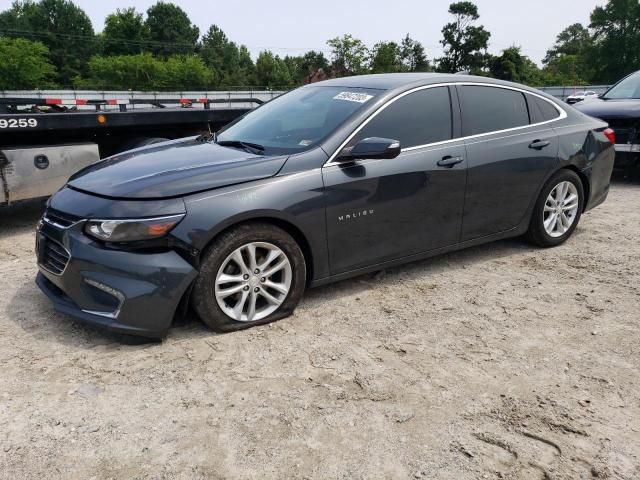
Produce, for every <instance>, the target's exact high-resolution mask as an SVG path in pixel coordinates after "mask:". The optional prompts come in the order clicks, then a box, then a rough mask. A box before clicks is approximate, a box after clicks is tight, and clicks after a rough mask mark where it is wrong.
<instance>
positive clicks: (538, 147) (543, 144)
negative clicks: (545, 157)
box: [529, 140, 551, 150]
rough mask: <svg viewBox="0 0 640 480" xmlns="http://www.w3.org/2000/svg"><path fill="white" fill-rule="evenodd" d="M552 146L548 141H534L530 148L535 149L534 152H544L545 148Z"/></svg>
mask: <svg viewBox="0 0 640 480" xmlns="http://www.w3.org/2000/svg"><path fill="white" fill-rule="evenodd" d="M549 145H551V142H550V141H548V140H534V141H533V142H532V143H531V144H530V145H529V148H533V149H534V150H542V149H543V148H544V147H548V146H549Z"/></svg>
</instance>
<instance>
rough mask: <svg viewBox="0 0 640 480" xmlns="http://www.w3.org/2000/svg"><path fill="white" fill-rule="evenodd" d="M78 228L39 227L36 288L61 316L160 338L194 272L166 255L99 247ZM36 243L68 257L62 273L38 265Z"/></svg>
mask: <svg viewBox="0 0 640 480" xmlns="http://www.w3.org/2000/svg"><path fill="white" fill-rule="evenodd" d="M83 225H84V222H80V223H78V224H75V225H72V226H70V227H68V228H60V227H59V226H57V227H56V226H53V225H50V224H47V223H42V224H41V225H40V227H39V229H38V234H37V235H38V239H39V242H38V243H39V248H38V249H39V250H40V251H39V252H38V267H39V269H40V272H39V273H38V276H37V278H36V283H37V285H38V286H39V287H40V289H41V290H42V291H43V292H44V293H45V295H47V296H48V297H49V298H50V299H51V300H52V302H53V305H54V308H55V309H56V310H57V311H59V312H61V313H64V314H67V315H70V316H72V317H75V318H77V319H79V320H82V321H84V322H87V323H90V324H93V325H96V326H99V327H104V328H107V329H109V330H111V331H114V332H119V333H126V334H130V335H140V336H144V337H150V338H162V337H164V336H165V335H166V333H167V330H168V329H169V327H170V326H171V323H172V321H173V317H174V314H175V312H176V309H177V307H178V305H179V303H180V300H181V299H182V297H183V295H184V293H185V292H186V291H187V289H188V288H189V285H190V284H191V283H192V282H193V280H194V279H195V277H196V276H197V271H196V270H195V269H194V268H193V267H192V266H191V265H190V264H189V263H188V262H186V261H185V260H184V259H183V258H182V257H181V256H180V255H178V254H177V253H176V252H174V251H171V250H169V251H164V252H161V253H136V252H127V251H121V250H111V249H107V248H104V247H103V246H102V245H100V244H99V243H97V242H95V241H93V240H91V239H90V238H88V237H87V236H86V235H84V234H83V233H82V228H83ZM42 242H46V243H49V242H53V245H55V247H56V249H58V247H62V248H63V249H64V251H66V252H67V253H68V261H67V262H66V265H64V268H57V269H55V272H54V271H53V270H54V269H53V268H51V267H52V265H51V264H47V262H45V261H44V260H43V255H45V254H44V253H43V251H42V250H43V248H42V246H41V243H42ZM58 250H59V249H58Z"/></svg>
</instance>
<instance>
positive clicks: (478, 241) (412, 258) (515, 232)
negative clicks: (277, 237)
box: [308, 217, 529, 288]
mask: <svg viewBox="0 0 640 480" xmlns="http://www.w3.org/2000/svg"><path fill="white" fill-rule="evenodd" d="M527 219H528V217H527ZM528 227H529V222H528V221H527V222H522V224H521V225H519V226H517V227H514V228H512V229H511V230H507V231H505V232H500V233H495V234H492V235H488V236H486V237H480V238H475V239H473V240H468V241H466V242H463V243H457V244H454V245H450V246H448V247H442V248H436V249H435V250H429V251H427V252H421V253H417V254H414V255H409V256H406V257H401V258H397V259H395V260H390V261H387V262H382V263H377V264H375V265H371V266H370V267H364V268H359V269H357V270H351V271H349V272H344V273H340V274H337V275H331V276H329V277H324V278H319V279H317V280H313V281H312V282H311V283H310V284H309V286H308V288H315V287H320V286H322V285H327V284H329V283H334V282H339V281H340V280H345V279H347V278H352V277H357V276H359V275H364V274H367V273H371V272H376V271H378V270H383V269H385V268H392V267H396V266H398V265H404V264H406V263H411V262H417V261H419V260H424V259H425V258H431V257H437V256H438V255H442V254H444V253H450V252H455V251H458V250H464V249H465V248H469V247H475V246H476V245H482V244H485V243H491V242H495V241H497V240H504V239H506V238H513V237H519V236H520V235H524V234H525V233H526V231H527V229H528Z"/></svg>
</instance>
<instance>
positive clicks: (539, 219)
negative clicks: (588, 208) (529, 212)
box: [527, 170, 584, 247]
mask: <svg viewBox="0 0 640 480" xmlns="http://www.w3.org/2000/svg"><path fill="white" fill-rule="evenodd" d="M583 209H584V188H583V186H582V181H581V180H580V177H578V175H577V174H576V173H575V172H574V171H572V170H561V171H559V172H558V173H556V174H555V175H553V176H552V177H551V178H550V179H549V181H548V182H547V183H546V184H545V186H544V187H543V189H542V191H541V192H540V197H538V201H537V202H536V205H535V207H534V212H533V217H532V218H531V224H530V226H529V231H528V232H527V237H528V238H529V240H530V241H531V242H533V243H535V244H536V245H539V246H541V247H555V246H557V245H560V244H561V243H564V242H565V241H566V240H567V239H568V238H569V237H570V236H571V234H572V233H573V232H574V230H575V229H576V227H577V226H578V222H579V221H580V217H581V215H582V211H583Z"/></svg>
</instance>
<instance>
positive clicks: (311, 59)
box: [284, 50, 329, 85]
mask: <svg viewBox="0 0 640 480" xmlns="http://www.w3.org/2000/svg"><path fill="white" fill-rule="evenodd" d="M284 61H285V63H286V64H287V67H288V68H289V73H290V74H291V79H292V82H293V84H294V85H302V84H303V83H304V82H305V80H306V79H307V78H308V77H309V76H310V75H312V74H313V73H315V72H317V71H318V70H320V69H322V70H323V71H325V72H328V70H329V62H328V61H327V58H326V57H325V56H324V53H322V52H316V51H315V50H310V51H308V52H307V53H305V54H304V55H301V56H296V57H290V56H286V57H285V58H284Z"/></svg>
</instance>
